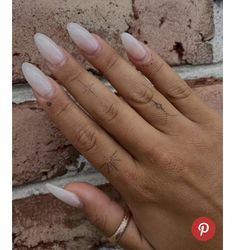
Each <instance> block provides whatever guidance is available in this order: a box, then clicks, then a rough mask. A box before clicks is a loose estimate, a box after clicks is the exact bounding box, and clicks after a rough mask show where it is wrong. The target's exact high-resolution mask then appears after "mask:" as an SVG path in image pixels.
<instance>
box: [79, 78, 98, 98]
mask: <svg viewBox="0 0 235 250" xmlns="http://www.w3.org/2000/svg"><path fill="white" fill-rule="evenodd" d="M80 83H81V84H82V86H83V87H84V90H83V94H89V93H91V94H93V95H94V96H96V94H95V88H94V83H89V84H86V83H84V82H82V81H81V80H80Z"/></svg>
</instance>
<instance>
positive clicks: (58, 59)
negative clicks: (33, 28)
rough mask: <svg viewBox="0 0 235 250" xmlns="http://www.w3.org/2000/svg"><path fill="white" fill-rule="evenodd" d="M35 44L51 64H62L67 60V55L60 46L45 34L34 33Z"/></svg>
mask: <svg viewBox="0 0 235 250" xmlns="http://www.w3.org/2000/svg"><path fill="white" fill-rule="evenodd" d="M34 41H35V44H36V46H37V48H38V50H39V52H40V54H41V55H42V57H44V58H45V59H46V60H47V61H48V62H49V63H51V64H54V65H56V64H62V63H63V62H64V61H65V55H64V53H63V52H62V51H61V49H60V48H59V46H58V45H57V44H56V43H55V42H54V41H52V40H51V39H50V38H49V37H47V36H45V35H44V34H41V33H37V34H35V35H34Z"/></svg>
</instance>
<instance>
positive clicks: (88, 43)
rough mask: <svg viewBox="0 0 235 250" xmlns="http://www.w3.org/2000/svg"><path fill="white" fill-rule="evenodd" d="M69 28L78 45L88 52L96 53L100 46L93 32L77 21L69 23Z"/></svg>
mask: <svg viewBox="0 0 235 250" xmlns="http://www.w3.org/2000/svg"><path fill="white" fill-rule="evenodd" d="M67 30H68V32H69V35H70V36H71V38H72V40H73V41H74V42H75V43H76V44H77V46H78V47H79V48H80V49H82V50H84V51H85V52H86V53H88V54H92V53H94V52H95V51H96V50H97V49H98V48H99V46H100V45H99V43H98V41H97V40H96V39H95V38H94V36H92V34H91V33H90V32H89V31H88V30H86V29H85V28H83V27H82V26H80V25H79V24H77V23H69V24H68V25H67Z"/></svg>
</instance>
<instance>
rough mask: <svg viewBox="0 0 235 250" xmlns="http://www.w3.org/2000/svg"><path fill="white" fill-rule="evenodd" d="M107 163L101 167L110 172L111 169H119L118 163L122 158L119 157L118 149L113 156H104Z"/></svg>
mask: <svg viewBox="0 0 235 250" xmlns="http://www.w3.org/2000/svg"><path fill="white" fill-rule="evenodd" d="M104 160H105V163H104V164H103V165H102V166H101V168H106V169H107V171H108V172H110V171H111V170H113V169H114V170H116V171H118V168H117V163H118V162H120V159H119V158H117V151H115V152H114V153H113V154H112V155H111V156H109V157H107V156H104Z"/></svg>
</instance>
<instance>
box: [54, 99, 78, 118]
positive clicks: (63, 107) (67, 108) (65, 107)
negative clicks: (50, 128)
mask: <svg viewBox="0 0 235 250" xmlns="http://www.w3.org/2000/svg"><path fill="white" fill-rule="evenodd" d="M72 107H73V105H72V103H71V102H69V101H67V102H65V103H63V104H61V105H60V106H59V107H58V108H57V111H56V112H55V114H54V117H55V118H56V120H61V119H62V117H63V116H64V114H66V113H68V112H69V111H70V110H71V109H72Z"/></svg>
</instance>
